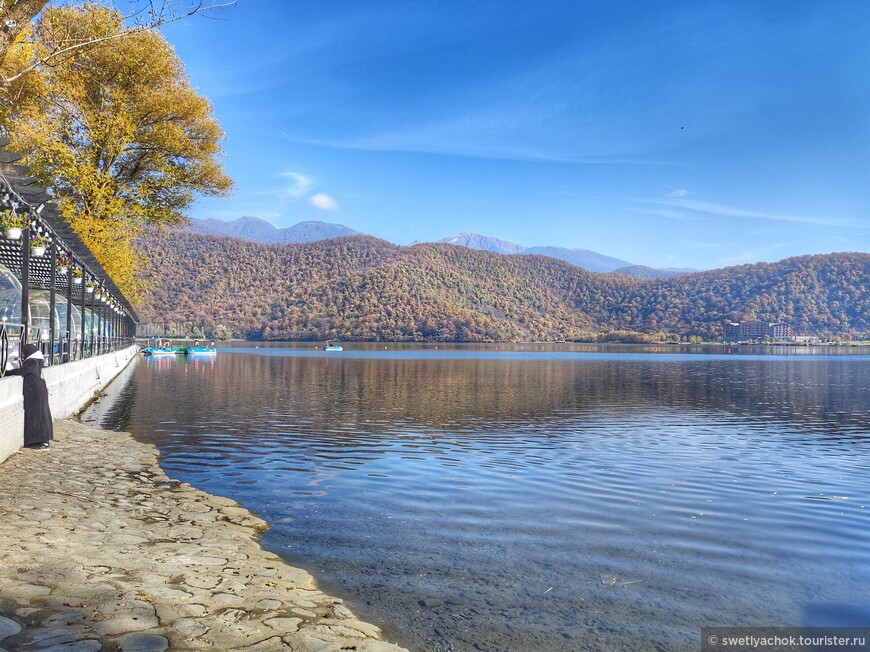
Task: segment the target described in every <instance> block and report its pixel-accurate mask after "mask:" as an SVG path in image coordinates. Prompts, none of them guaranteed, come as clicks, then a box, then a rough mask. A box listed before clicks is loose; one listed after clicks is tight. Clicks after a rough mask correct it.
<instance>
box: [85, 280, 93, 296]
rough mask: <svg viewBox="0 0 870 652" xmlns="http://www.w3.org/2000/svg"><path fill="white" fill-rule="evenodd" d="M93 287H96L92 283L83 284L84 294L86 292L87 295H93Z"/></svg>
mask: <svg viewBox="0 0 870 652" xmlns="http://www.w3.org/2000/svg"><path fill="white" fill-rule="evenodd" d="M94 287H96V286H95V285H94V283H93V282H92V281H88V282H87V283H85V292H87V293H88V294H93V292H94Z"/></svg>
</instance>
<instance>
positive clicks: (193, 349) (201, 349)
mask: <svg viewBox="0 0 870 652" xmlns="http://www.w3.org/2000/svg"><path fill="white" fill-rule="evenodd" d="M184 353H185V354H186V355H217V349H216V348H214V347H213V346H189V347H187V349H186V350H185V351H184Z"/></svg>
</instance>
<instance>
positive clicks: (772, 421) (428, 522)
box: [83, 344, 870, 652]
mask: <svg viewBox="0 0 870 652" xmlns="http://www.w3.org/2000/svg"><path fill="white" fill-rule="evenodd" d="M728 351H729V349H726V348H724V347H711V348H709V349H705V348H703V347H696V348H679V347H676V348H668V349H665V348H660V347H652V346H648V347H611V348H606V347H594V346H593V347H588V348H587V346H586V345H582V346H580V345H528V346H520V345H512V346H501V345H499V346H495V345H489V346H461V345H438V346H437V347H436V346H435V345H420V346H414V345H394V344H387V345H383V344H379V345H376V344H347V345H346V350H345V351H344V352H323V351H320V350H318V349H316V348H315V345H314V344H280V345H278V344H265V345H263V344H261V345H259V346H255V345H253V344H252V345H250V346H248V345H237V346H233V347H228V348H222V349H220V350H219V353H218V355H217V356H216V358H214V359H211V360H208V359H185V358H184V357H183V356H182V357H177V358H158V359H141V360H139V361H138V362H137V363H136V364H135V366H132V367H130V368H129V369H128V370H127V371H126V372H125V373H124V374H123V375H122V376H121V377H120V378H119V379H118V380H117V381H116V382H115V383H114V384H113V386H112V387H111V388H110V392H109V394H110V396H109V397H107V398H106V399H104V400H102V401H100V402H99V403H97V404H96V405H95V406H94V407H92V408H91V409H90V410H89V411H88V413H86V414H85V415H84V417H83V418H84V420H86V421H96V422H98V423H100V424H101V425H102V426H103V427H106V428H114V429H118V430H127V431H130V432H132V433H133V434H134V436H135V437H136V438H137V439H138V440H140V441H144V442H150V443H153V444H155V445H156V446H157V447H158V449H159V450H160V453H161V464H162V466H163V468H164V469H165V470H166V472H167V474H168V475H169V476H170V477H173V478H176V479H179V480H182V481H186V482H190V483H191V484H193V485H194V486H196V487H198V488H201V489H204V490H206V491H209V492H212V493H215V494H219V495H223V496H228V497H231V498H233V499H235V500H237V501H239V502H240V503H241V504H242V505H244V506H245V507H248V508H249V509H251V510H252V511H254V512H256V513H257V514H259V515H260V516H262V517H263V518H264V519H266V520H268V521H269V522H270V523H272V524H273V527H272V529H271V530H270V531H269V532H268V533H267V534H265V535H264V537H263V545H264V546H265V547H266V548H268V549H270V550H273V551H274V552H276V553H277V554H279V555H281V556H283V557H284V558H285V559H286V560H287V561H288V562H289V563H291V564H293V565H296V566H300V567H304V568H306V569H307V570H309V571H310V572H311V573H312V574H313V575H314V576H315V577H316V578H317V580H318V583H319V584H320V586H321V587H322V588H323V589H324V590H325V591H327V592H328V593H332V594H334V595H339V596H340V597H344V598H345V599H346V600H347V601H348V602H349V606H350V607H351V608H352V609H353V610H354V611H355V612H356V613H357V614H358V615H360V616H361V617H363V618H364V619H367V620H370V621H371V622H374V623H377V624H378V625H380V626H381V627H382V628H383V629H384V631H385V637H386V638H388V639H389V640H393V641H395V642H399V643H402V644H404V645H406V646H408V647H410V648H412V649H414V650H435V651H442V650H443V651H447V650H451V651H466V650H491V651H498V652H502V651H516V652H528V651H530V650H535V651H541V652H562V651H568V650H570V651H572V652H573V651H576V650H602V649H605V650H606V649H613V650H625V649H633V650H658V649H667V650H680V649H685V650H696V649H697V648H698V645H699V637H700V628H701V627H702V626H708V625H735V626H738V625H739V626H796V625H809V626H813V625H816V626H822V625H832V626H839V625H842V626H870V608H868V607H867V605H868V604H870V356H868V355H864V354H861V353H860V350H859V349H851V350H849V349H845V350H842V351H841V352H835V351H834V350H832V349H827V348H820V347H806V348H800V349H795V348H782V349H775V348H772V349H763V348H761V347H748V348H747V347H744V348H739V347H733V351H732V352H731V353H728Z"/></svg>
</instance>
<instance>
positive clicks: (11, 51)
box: [0, 0, 236, 91]
mask: <svg viewBox="0 0 870 652" xmlns="http://www.w3.org/2000/svg"><path fill="white" fill-rule="evenodd" d="M49 2H50V0H0V91H5V90H7V89H8V86H9V84H11V83H12V82H14V81H17V80H18V79H20V78H21V77H22V76H24V75H26V74H27V73H29V72H30V71H31V70H34V69H36V68H44V67H46V66H51V65H54V63H55V61H56V60H57V59H59V58H61V57H64V56H68V55H69V54H72V53H74V52H77V51H79V50H84V49H87V48H90V47H92V46H93V45H96V44H99V43H102V42H105V41H106V40H109V39H117V38H123V37H124V36H127V35H130V34H135V33H138V32H141V31H149V30H154V29H157V28H159V27H162V26H163V25H166V24H168V23H173V22H175V21H177V20H181V19H182V18H186V17H188V16H193V15H194V14H199V13H204V12H207V11H210V10H214V9H219V8H221V7H227V6H230V5H233V4H235V3H236V0H129V6H130V13H129V14H128V15H127V16H125V17H124V19H125V23H127V25H128V26H127V27H126V28H125V29H124V30H123V31H121V32H118V33H116V34H112V35H101V36H98V35H86V36H81V35H78V34H74V33H71V34H69V35H67V36H66V37H65V38H60V39H57V40H56V41H55V42H54V44H53V47H52V48H51V49H48V50H42V51H41V52H40V55H39V56H33V52H32V49H31V48H29V47H28V44H29V31H30V30H29V28H30V26H31V24H32V22H33V21H34V20H35V19H36V17H37V16H38V15H39V12H41V11H42V10H43V9H44V8H45V6H46V5H48V4H49ZM22 51H23V52H24V53H25V54H26V56H22Z"/></svg>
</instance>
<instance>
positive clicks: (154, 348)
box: [142, 337, 176, 356]
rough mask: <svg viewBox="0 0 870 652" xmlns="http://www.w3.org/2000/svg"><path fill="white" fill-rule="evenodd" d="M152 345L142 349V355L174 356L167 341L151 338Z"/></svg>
mask: <svg viewBox="0 0 870 652" xmlns="http://www.w3.org/2000/svg"><path fill="white" fill-rule="evenodd" d="M151 339H152V340H154V344H152V345H151V346H149V347H147V348H144V349H142V355H148V356H158V355H175V353H176V350H175V349H174V348H172V343H171V342H170V341H169V340H163V339H159V338H156V337H152V338H151Z"/></svg>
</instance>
